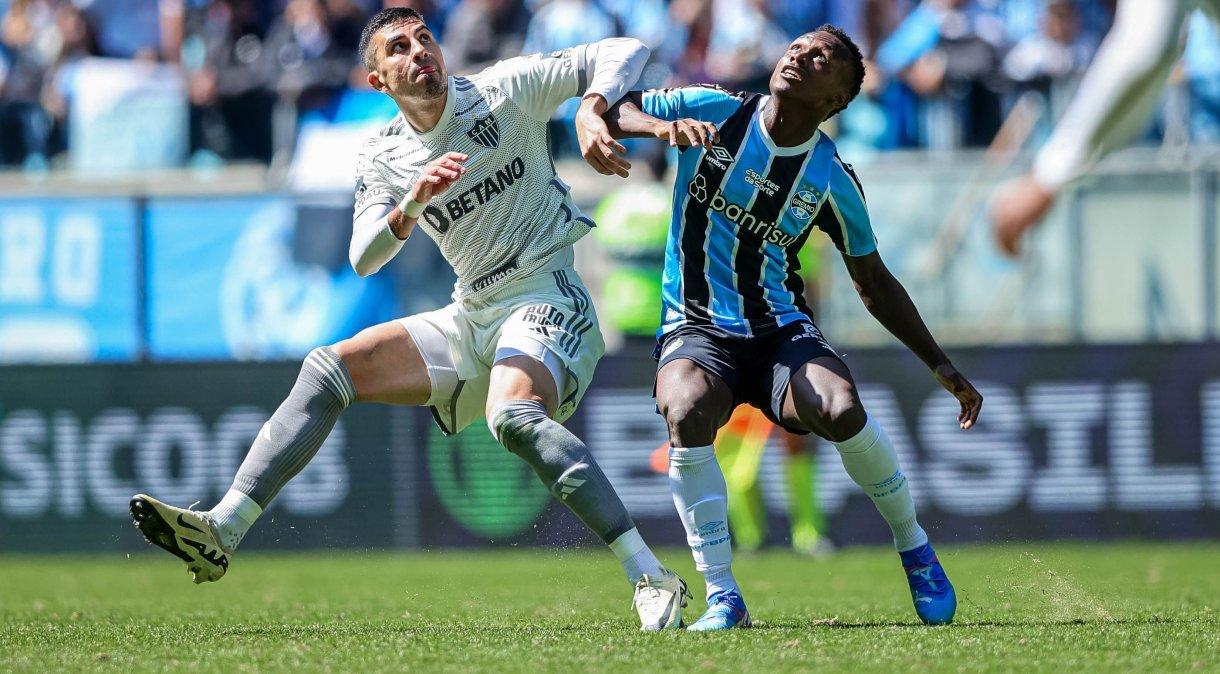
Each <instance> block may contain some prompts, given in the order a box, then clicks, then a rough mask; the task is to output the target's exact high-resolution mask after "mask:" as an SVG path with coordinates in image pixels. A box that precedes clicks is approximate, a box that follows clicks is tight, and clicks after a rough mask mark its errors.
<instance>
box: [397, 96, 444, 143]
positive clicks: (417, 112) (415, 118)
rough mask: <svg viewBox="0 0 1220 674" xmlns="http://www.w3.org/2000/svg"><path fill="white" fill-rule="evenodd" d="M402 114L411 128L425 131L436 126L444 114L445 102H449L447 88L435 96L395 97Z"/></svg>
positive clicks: (421, 131)
mask: <svg viewBox="0 0 1220 674" xmlns="http://www.w3.org/2000/svg"><path fill="white" fill-rule="evenodd" d="M395 102H396V103H398V109H399V110H400V111H402V116H403V118H404V119H406V120H407V123H408V124H410V125H411V128H412V129H415V130H416V131H418V132H420V133H427V132H429V131H431V130H432V129H435V128H436V125H437V124H438V123H440V121H441V116H442V115H444V114H445V104H446V103H448V102H449V89H448V87H446V88H445V90H444V91H442V92H441V95H440V96H437V97H436V98H408V99H395Z"/></svg>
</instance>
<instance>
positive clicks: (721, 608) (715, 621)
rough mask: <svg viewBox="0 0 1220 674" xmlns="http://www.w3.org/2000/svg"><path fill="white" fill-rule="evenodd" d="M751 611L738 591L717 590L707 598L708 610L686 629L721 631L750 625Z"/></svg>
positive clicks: (693, 630)
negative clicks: (747, 608)
mask: <svg viewBox="0 0 1220 674" xmlns="http://www.w3.org/2000/svg"><path fill="white" fill-rule="evenodd" d="M751 624H752V623H751V622H750V612H749V611H747V610H746V602H745V600H744V599H742V598H741V595H740V594H737V593H736V592H717V593H715V594H713V595H712V596H710V597H708V598H707V612H706V613H704V614H703V615H702V616H700V617H699V619H698V620H696V621H695V622H694V623H693V624H691V626H690V627H687V628H686V629H687V630H689V631H691V632H719V631H720V630H731V629H733V628H734V627H738V628H745V627H749V626H750V625H751Z"/></svg>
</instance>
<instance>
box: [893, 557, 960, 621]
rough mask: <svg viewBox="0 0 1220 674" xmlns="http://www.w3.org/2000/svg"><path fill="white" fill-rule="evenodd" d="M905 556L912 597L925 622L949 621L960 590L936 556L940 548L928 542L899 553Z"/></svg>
mask: <svg viewBox="0 0 1220 674" xmlns="http://www.w3.org/2000/svg"><path fill="white" fill-rule="evenodd" d="M898 554H899V556H900V557H902V568H903V569H904V570H905V571H906V573H907V584H908V585H910V586H911V600H912V601H914V602H915V613H916V615H918V616H919V619H920V620H921V621H923V624H925V625H948V624H949V623H951V622H953V614H954V613H956V612H957V593H955V592H954V591H953V584H952V583H950V582H949V577H948V576H946V575H945V569H944V567H942V566H941V565H940V560H938V559H937V558H936V551H934V550H933V549H932V546H931V545H930V544H928V543H924V544H923V545H921V546H919V547H918V548H915V549H914V550H907V551H906V552H900V553H898Z"/></svg>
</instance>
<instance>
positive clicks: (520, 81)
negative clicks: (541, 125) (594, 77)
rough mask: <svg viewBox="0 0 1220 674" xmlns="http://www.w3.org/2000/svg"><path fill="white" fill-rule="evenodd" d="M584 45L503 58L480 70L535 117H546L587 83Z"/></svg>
mask: <svg viewBox="0 0 1220 674" xmlns="http://www.w3.org/2000/svg"><path fill="white" fill-rule="evenodd" d="M583 61H584V49H583V47H572V48H570V49H564V50H562V51H556V52H551V53H550V54H530V55H529V56H518V57H516V58H511V59H507V60H504V61H500V62H499V63H497V64H495V65H494V66H491V67H490V68H488V69H487V70H484V71H483V72H482V73H480V74H479V77H481V78H484V79H486V80H488V81H489V82H491V83H493V84H495V85H496V86H498V87H499V88H500V89H502V90H504V93H505V94H507V95H508V97H509V98H510V99H512V100H513V102H515V103H516V104H517V105H519V106H521V108H522V109H523V110H525V112H526V113H527V114H528V115H529V116H530V117H533V118H534V119H538V120H542V121H546V120H548V119H550V118H551V115H553V114H554V113H555V109H556V108H558V107H559V104H560V103H563V102H564V101H566V100H568V99H569V98H572V97H573V96H576V95H578V94H579V93H580V92H582V91H584V90H585V87H587V86H588V79H587V75H586V73H585V66H584V62H583Z"/></svg>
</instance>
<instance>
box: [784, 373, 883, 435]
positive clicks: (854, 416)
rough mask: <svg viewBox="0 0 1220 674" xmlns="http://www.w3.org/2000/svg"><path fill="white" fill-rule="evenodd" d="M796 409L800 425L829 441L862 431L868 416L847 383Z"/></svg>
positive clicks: (829, 389) (832, 388)
mask: <svg viewBox="0 0 1220 674" xmlns="http://www.w3.org/2000/svg"><path fill="white" fill-rule="evenodd" d="M820 393H821V395H818V396H814V400H812V401H809V402H807V403H806V404H805V405H802V406H801V407H800V408H798V410H797V413H798V416H799V417H800V420H801V422H802V425H803V426H805V427H806V428H808V429H809V430H811V431H813V432H815V433H817V434H818V435H821V436H822V437H824V438H826V439H827V440H830V441H831V442H842V441H844V440H847V439H848V438H851V437H853V436H855V435H856V434H857V433H859V432H860V429H862V428H864V423H865V421H866V420H867V418H868V416H867V414H866V413H865V411H864V406H863V405H861V404H860V397H859V395H858V394H857V393H856V389H855V387H854V386H852V385H851V384H850V383H846V382H844V383H842V384H840V385H836V386H832V387H829V388H828V389H827V390H824V391H821V392H820Z"/></svg>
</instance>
